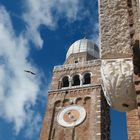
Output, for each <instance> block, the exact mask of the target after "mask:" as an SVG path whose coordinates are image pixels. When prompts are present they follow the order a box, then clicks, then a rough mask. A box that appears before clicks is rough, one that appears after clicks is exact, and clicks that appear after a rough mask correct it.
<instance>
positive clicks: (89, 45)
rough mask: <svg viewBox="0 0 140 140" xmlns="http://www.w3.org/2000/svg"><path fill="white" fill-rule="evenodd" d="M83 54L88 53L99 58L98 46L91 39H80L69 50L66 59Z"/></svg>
mask: <svg viewBox="0 0 140 140" xmlns="http://www.w3.org/2000/svg"><path fill="white" fill-rule="evenodd" d="M81 52H87V53H88V54H90V55H92V56H94V57H96V58H98V57H99V48H98V46H97V45H96V44H95V43H94V42H93V41H92V40H89V39H85V38H83V39H80V40H77V41H75V42H74V43H73V44H72V45H71V46H70V48H69V50H68V52H67V55H66V59H67V58H68V57H69V56H70V55H71V54H76V53H81Z"/></svg>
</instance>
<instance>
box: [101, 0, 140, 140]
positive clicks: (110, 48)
mask: <svg viewBox="0 0 140 140" xmlns="http://www.w3.org/2000/svg"><path fill="white" fill-rule="evenodd" d="M139 3H140V0H99V22H100V46H101V59H102V63H103V64H108V66H111V65H112V61H111V60H113V64H115V63H116V62H117V61H118V60H119V59H121V61H123V59H124V62H125V60H127V59H129V61H130V63H132V64H133V65H134V70H133V71H134V74H132V75H129V76H131V77H132V78H131V79H133V80H134V81H132V83H131V85H132V86H133V85H135V86H134V89H135V91H136V93H138V92H137V91H140V86H138V85H136V83H137V84H138V82H136V79H140V49H139V48H140V47H139V40H140V34H139V32H140V21H139V19H140V18H139ZM115 61H116V62H115ZM121 61H120V62H121ZM120 67H121V64H120ZM108 68H111V67H108ZM102 69H103V70H105V68H104V66H103V65H102ZM111 69H112V68H111ZM108 71H109V69H108ZM103 72H104V71H103ZM106 72H107V70H106ZM128 72H129V71H128ZM106 75H108V73H105V74H104V75H103V76H104V77H103V78H104V79H109V78H108V77H105V76H106ZM133 75H134V77H133ZM136 77H138V78H136ZM118 78H119V77H118ZM119 80H121V79H119ZM119 80H118V79H117V81H119ZM104 81H106V80H104ZM122 81H123V78H122ZM110 82H112V80H110ZM126 82H127V81H126ZM125 84H126V83H125ZM129 84H130V83H129ZM104 85H105V83H104V82H103V88H106V87H104ZM112 85H113V89H114V83H112ZM113 94H114V93H113V92H112V96H111V97H109V98H111V99H113V98H117V96H118V95H117V96H116V95H115V96H114V95H113ZM124 94H125V93H124ZM134 94H135V93H134ZM132 95H133V93H132ZM138 96H139V95H138V94H137V97H136V99H135V104H136V106H135V109H134V110H132V111H130V112H128V113H127V124H128V137H129V140H132V139H133V140H140V124H139V120H140V119H139V115H138V114H140V111H139V107H138V105H139V102H138V98H139V97H138ZM130 97H131V96H130ZM121 99H122V101H123V95H122V98H121ZM130 100H132V99H131V98H130ZM112 102H113V100H112ZM124 105H125V106H126V104H124ZM134 131H135V132H134Z"/></svg>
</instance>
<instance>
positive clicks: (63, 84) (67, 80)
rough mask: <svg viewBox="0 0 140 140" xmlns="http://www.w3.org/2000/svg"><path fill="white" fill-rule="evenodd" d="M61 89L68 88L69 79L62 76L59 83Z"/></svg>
mask: <svg viewBox="0 0 140 140" xmlns="http://www.w3.org/2000/svg"><path fill="white" fill-rule="evenodd" d="M62 87H69V77H68V76H64V77H63V78H62V81H61V88H62Z"/></svg>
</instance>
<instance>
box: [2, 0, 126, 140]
mask: <svg viewBox="0 0 140 140" xmlns="http://www.w3.org/2000/svg"><path fill="white" fill-rule="evenodd" d="M97 7H98V3H97V0H88V2H87V1H86V0H53V1H50V0H24V1H23V0H13V1H11V0H0V42H1V43H0V50H1V51H0V108H1V111H0V140H25V139H26V140H38V138H39V132H40V128H41V125H42V120H43V117H44V113H45V106H46V99H47V90H48V86H49V83H50V81H51V74H52V70H53V67H54V66H55V65H61V64H63V62H64V60H65V55H66V52H67V50H68V48H69V46H70V45H71V44H72V43H73V42H74V41H76V40H78V39H81V38H83V37H86V38H88V39H92V40H94V41H95V42H97V43H98V8H97ZM24 70H31V71H33V72H35V73H36V76H33V75H31V74H27V73H25V72H24ZM111 121H112V122H111V140H127V130H126V119H125V113H119V112H116V111H114V110H112V109H111Z"/></svg>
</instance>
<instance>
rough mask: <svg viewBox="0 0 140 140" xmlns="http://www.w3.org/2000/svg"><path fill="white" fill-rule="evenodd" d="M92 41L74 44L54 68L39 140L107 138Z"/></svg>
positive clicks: (98, 62)
mask: <svg viewBox="0 0 140 140" xmlns="http://www.w3.org/2000/svg"><path fill="white" fill-rule="evenodd" d="M98 58H99V49H98V47H97V45H96V44H95V43H93V42H92V41H90V40H87V39H81V40H78V41H76V42H75V43H73V44H72V45H71V46H70V48H69V50H68V52H67V55H66V61H65V63H64V64H63V65H62V66H56V67H54V70H53V76H52V83H51V87H50V90H49V94H48V104H47V110H46V114H45V117H44V122H43V126H42V130H41V135H40V140H109V138H110V131H109V126H110V117H109V106H108V104H107V102H106V100H105V98H104V94H103V91H102V88H101V72H100V66H101V60H100V59H98Z"/></svg>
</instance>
